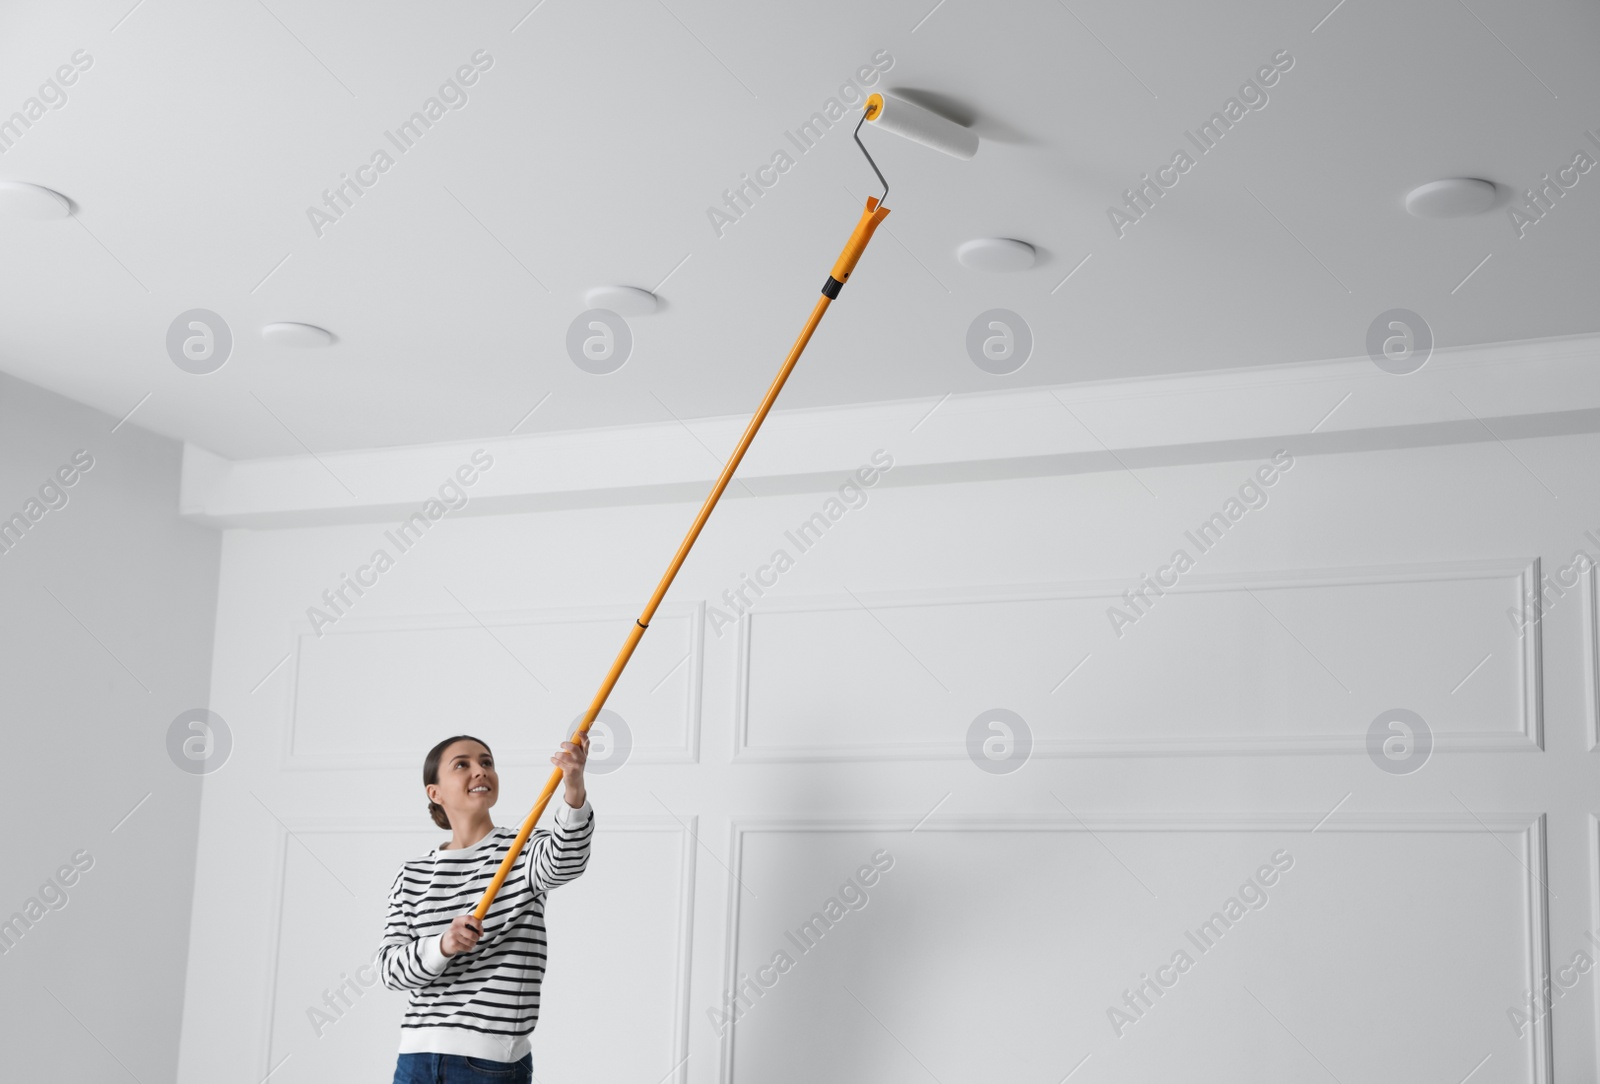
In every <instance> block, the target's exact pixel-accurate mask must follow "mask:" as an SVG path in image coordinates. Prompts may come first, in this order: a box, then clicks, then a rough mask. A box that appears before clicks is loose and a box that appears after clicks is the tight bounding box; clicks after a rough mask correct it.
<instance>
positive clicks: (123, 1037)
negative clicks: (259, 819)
mask: <svg viewBox="0 0 1600 1084" xmlns="http://www.w3.org/2000/svg"><path fill="white" fill-rule="evenodd" d="M129 405H130V406H132V405H133V404H131V403H130V404H129ZM118 420H119V419H117V418H113V417H110V416H108V415H105V414H102V413H100V412H99V411H96V410H91V409H89V408H88V407H84V406H81V405H79V404H77V403H74V402H72V401H70V400H68V399H64V398H62V397H60V396H58V395H56V394H54V393H52V392H47V391H44V390H43V389H40V388H37V387H34V386H33V385H30V384H25V383H23V382H22V381H19V380H16V379H14V378H12V377H9V376H5V375H3V374H0V517H3V518H5V519H9V518H10V517H11V516H12V515H13V514H16V513H22V514H24V515H25V516H26V515H27V514H28V513H29V512H31V513H32V515H35V516H38V517H39V518H38V520H37V522H32V523H31V524H30V525H29V526H28V527H27V528H26V530H25V531H23V532H22V533H21V534H20V541H14V542H13V541H12V539H14V538H15V537H17V536H15V535H7V536H5V537H6V539H7V545H8V548H6V549H5V551H4V552H0V614H4V621H0V660H3V662H0V666H3V668H4V670H3V673H4V682H3V688H4V690H5V704H4V707H3V708H0V720H3V725H4V740H5V752H4V758H3V762H4V764H5V766H6V771H5V776H6V779H5V785H4V787H0V808H3V810H4V816H5V823H6V825H7V832H6V834H7V841H6V846H5V862H4V864H3V867H0V922H3V923H5V925H4V926H0V950H3V954H0V1020H3V1021H4V1023H3V1024H0V1033H3V1039H0V1043H3V1045H4V1047H5V1061H6V1068H5V1071H4V1074H5V1076H6V1078H7V1079H14V1080H43V1079H49V1080H114V1079H123V1078H125V1077H126V1075H127V1072H128V1071H131V1072H132V1073H134V1074H136V1075H137V1076H138V1078H139V1079H141V1080H144V1081H158V1080H171V1079H174V1077H175V1074H176V1072H177V1065H178V1043H179V1024H180V1021H181V1018H182V1004H183V984H184V969H185V964H186V956H187V954H188V948H189V938H188V936H187V931H188V926H189V910H190V905H191V902H192V899H193V889H194V860H195V840H196V834H197V822H198V818H199V815H200V789H201V778H200V777H199V776H196V775H192V774H186V773H185V772H182V771H180V770H179V769H178V768H177V767H176V766H175V765H174V763H173V762H172V760H171V759H170V758H169V757H168V753H167V730H168V727H169V725H170V724H171V723H172V721H173V720H174V718H176V717H177V716H178V715H179V714H180V713H181V712H184V711H187V710H189V709H191V708H196V707H204V706H205V704H206V699H207V686H208V683H209V680H210V669H211V641H212V633H213V628H212V621H213V617H214V613H215V606H216V579H217V567H218V555H219V553H220V549H221V546H220V536H219V535H218V533H217V532H216V531H213V530H210V529H208V528H205V527H201V526H197V525H195V524H193V523H189V522H186V521H184V520H181V519H179V518H178V483H179V468H180V462H181V455H182V448H181V446H180V445H179V444H178V443H177V442H175V441H172V440H168V439H165V438H161V437H157V436H154V435H153V434H151V433H148V432H146V431H145V430H143V429H140V428H139V427H138V426H137V425H135V424H134V423H133V422H131V421H130V422H127V423H124V424H122V425H120V426H119V425H118ZM78 453H84V454H83V455H81V456H79V458H78V460H77V462H78V464H80V465H83V464H91V463H92V465H90V466H89V467H88V469H87V471H84V472H82V473H81V474H78V473H74V471H75V469H76V468H74V471H69V472H67V474H65V475H64V477H68V478H71V479H72V480H73V484H72V485H71V486H67V487H61V488H58V489H52V488H46V490H45V493H44V495H43V496H42V497H41V496H40V489H41V487H45V486H46V484H47V483H48V482H50V481H51V480H52V478H53V476H54V475H55V472H56V471H57V470H58V469H59V468H62V467H64V466H69V465H70V464H72V462H73V460H74V456H75V455H77V454H78ZM63 499H64V500H65V503H62V502H63ZM30 500H33V501H37V502H38V503H37V504H36V505H34V506H33V507H32V508H31V509H30V507H29V504H28V502H29V501H30ZM50 505H55V506H56V507H53V508H52V507H49V506H50ZM19 530H20V529H19ZM75 859H76V862H77V868H75V869H74V868H73V862H74V860H75ZM63 868H65V869H66V872H65V873H61V872H60V871H61V870H62V869H63ZM63 882H68V883H67V884H66V885H65V886H64V888H63V884H62V883H63ZM46 886H48V887H46ZM30 900H32V901H36V903H35V905H34V906H33V907H32V908H31V909H30V906H29V903H30ZM30 915H32V916H33V917H34V919H35V920H34V921H33V922H32V923H31V924H29V922H28V919H29V917H30ZM19 919H20V922H19ZM119 1062H120V1063H121V1064H120V1065H119Z"/></svg>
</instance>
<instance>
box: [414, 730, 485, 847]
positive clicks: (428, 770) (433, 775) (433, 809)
mask: <svg viewBox="0 0 1600 1084" xmlns="http://www.w3.org/2000/svg"><path fill="white" fill-rule="evenodd" d="M458 741H475V742H477V743H478V744H479V745H481V746H483V747H484V748H485V749H488V750H489V755H490V756H494V750H493V749H489V743H488V742H486V741H484V740H483V739H482V738H474V737H473V736H472V735H471V734H457V735H456V736H455V737H453V738H446V739H445V740H444V741H442V742H440V743H439V744H438V745H435V746H434V747H433V748H432V749H429V750H428V755H427V758H426V759H424V760H423V762H422V785H423V786H427V785H428V784H429V783H437V782H438V781H439V761H440V760H441V759H442V758H443V757H444V751H445V750H446V749H448V748H450V747H451V746H452V745H454V744H455V743H456V742H458ZM428 816H430V817H432V818H433V823H434V824H437V825H438V826H439V827H440V828H449V827H450V818H449V817H448V816H446V815H445V811H444V806H442V805H440V804H439V803H438V802H432V801H430V802H429V803H428Z"/></svg>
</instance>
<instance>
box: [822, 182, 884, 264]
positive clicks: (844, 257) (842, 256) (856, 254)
mask: <svg viewBox="0 0 1600 1084" xmlns="http://www.w3.org/2000/svg"><path fill="white" fill-rule="evenodd" d="M888 216H889V208H887V207H884V206H882V205H881V204H879V202H878V200H877V197H875V196H868V197H867V209H866V210H865V211H862V212H861V221H860V222H857V223H856V228H855V232H854V233H852V234H851V235H850V240H848V241H846V242H845V245H844V251H843V252H841V253H839V259H838V261H837V262H835V263H834V265H833V270H832V271H831V272H829V274H830V275H831V276H832V278H833V280H834V281H835V282H839V283H845V282H849V281H850V272H852V271H854V270H855V269H856V261H857V260H859V259H861V253H862V252H864V251H866V248H867V242H868V241H870V240H872V235H873V233H874V232H876V231H877V229H878V223H880V222H882V221H883V220H884V219H885V218H887V217H888Z"/></svg>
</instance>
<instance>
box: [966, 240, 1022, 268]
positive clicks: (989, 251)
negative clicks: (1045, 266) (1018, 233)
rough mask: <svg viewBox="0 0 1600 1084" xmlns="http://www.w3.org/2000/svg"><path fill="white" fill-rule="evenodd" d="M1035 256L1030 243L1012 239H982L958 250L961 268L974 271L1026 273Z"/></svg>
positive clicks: (968, 243)
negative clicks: (968, 268)
mask: <svg viewBox="0 0 1600 1084" xmlns="http://www.w3.org/2000/svg"><path fill="white" fill-rule="evenodd" d="M1035 255H1036V254H1035V252H1034V248H1033V246H1032V245H1030V244H1028V242H1026V241H1018V240H1015V239H1014V238H1010V237H980V238H979V239H978V240H976V241H968V242H967V243H966V244H964V245H962V246H961V247H960V248H958V249H956V259H957V260H959V261H961V266H962V267H970V268H972V270H974V271H1026V270H1027V269H1028V268H1030V267H1032V266H1033V263H1034V259H1035Z"/></svg>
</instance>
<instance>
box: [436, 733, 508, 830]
mask: <svg viewBox="0 0 1600 1084" xmlns="http://www.w3.org/2000/svg"><path fill="white" fill-rule="evenodd" d="M499 797H500V777H499V776H498V775H496V774H495V770H494V754H493V753H491V752H489V750H488V749H486V748H485V747H484V745H483V743H482V742H475V741H458V742H454V743H452V744H451V745H450V746H448V747H447V748H446V749H445V751H444V755H443V756H441V757H440V758H439V781H438V782H437V783H429V784H428V800H429V801H432V802H438V803H439V804H440V805H442V806H444V808H445V812H446V813H457V812H460V813H464V814H470V813H472V812H474V811H476V810H482V809H488V808H489V807H490V806H492V805H494V803H495V801H496V799H498V798H499Z"/></svg>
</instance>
